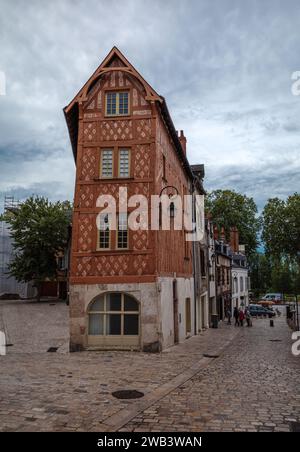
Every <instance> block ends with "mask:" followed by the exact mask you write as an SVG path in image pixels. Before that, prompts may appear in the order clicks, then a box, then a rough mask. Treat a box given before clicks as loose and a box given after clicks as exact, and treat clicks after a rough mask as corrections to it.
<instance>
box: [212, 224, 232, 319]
mask: <svg viewBox="0 0 300 452" xmlns="http://www.w3.org/2000/svg"><path fill="white" fill-rule="evenodd" d="M214 234H215V253H216V260H215V266H216V298H217V314H218V318H219V320H224V318H225V317H226V313H227V311H228V309H231V265H232V258H231V250H230V246H229V244H228V243H226V238H225V231H224V228H222V229H221V234H220V238H219V234H218V230H217V228H215V231H214Z"/></svg>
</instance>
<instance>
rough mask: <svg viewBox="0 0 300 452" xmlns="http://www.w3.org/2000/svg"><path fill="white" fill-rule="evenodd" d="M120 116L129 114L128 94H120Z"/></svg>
mask: <svg viewBox="0 0 300 452" xmlns="http://www.w3.org/2000/svg"><path fill="white" fill-rule="evenodd" d="M119 114H120V115H127V114H128V93H119Z"/></svg>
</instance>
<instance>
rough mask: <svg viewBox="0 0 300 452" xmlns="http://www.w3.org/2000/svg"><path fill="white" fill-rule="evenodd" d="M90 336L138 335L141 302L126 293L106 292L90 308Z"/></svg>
mask: <svg viewBox="0 0 300 452" xmlns="http://www.w3.org/2000/svg"><path fill="white" fill-rule="evenodd" d="M88 316H89V335H90V336H137V335H138V334H139V303H138V302H137V301H136V300H135V299H134V298H133V297H132V296H130V295H127V294H124V293H119V292H115V293H106V294H103V295H100V296H99V297H97V298H95V299H94V300H93V302H92V303H91V304H90V306H89V309H88Z"/></svg>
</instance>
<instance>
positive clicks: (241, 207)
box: [206, 190, 260, 257]
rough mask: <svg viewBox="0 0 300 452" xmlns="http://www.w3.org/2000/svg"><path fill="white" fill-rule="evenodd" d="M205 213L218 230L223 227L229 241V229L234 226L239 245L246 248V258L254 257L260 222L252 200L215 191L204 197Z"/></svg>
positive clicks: (243, 196)
mask: <svg viewBox="0 0 300 452" xmlns="http://www.w3.org/2000/svg"><path fill="white" fill-rule="evenodd" d="M206 211H207V213H208V212H209V213H210V214H211V216H212V220H213V222H214V223H216V224H217V226H218V227H219V229H220V228H221V227H222V226H224V228H225V232H226V238H227V240H229V237H230V227H232V226H236V227H237V229H238V231H239V236H240V243H241V244H243V245H245V246H246V252H247V255H248V257H251V256H253V255H255V253H256V249H257V246H258V232H259V229H260V221H259V219H258V218H257V206H256V204H255V202H254V200H253V198H249V197H247V196H246V195H242V194H240V193H237V192H235V191H233V190H215V191H213V192H211V193H209V194H208V195H207V197H206Z"/></svg>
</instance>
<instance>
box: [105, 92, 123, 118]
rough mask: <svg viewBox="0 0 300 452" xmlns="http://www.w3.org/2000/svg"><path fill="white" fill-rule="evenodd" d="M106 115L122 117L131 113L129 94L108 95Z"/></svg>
mask: <svg viewBox="0 0 300 452" xmlns="http://www.w3.org/2000/svg"><path fill="white" fill-rule="evenodd" d="M105 111H106V115H107V116H121V115H128V112H129V92H128V91H121V92H109V93H106V109H105Z"/></svg>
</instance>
